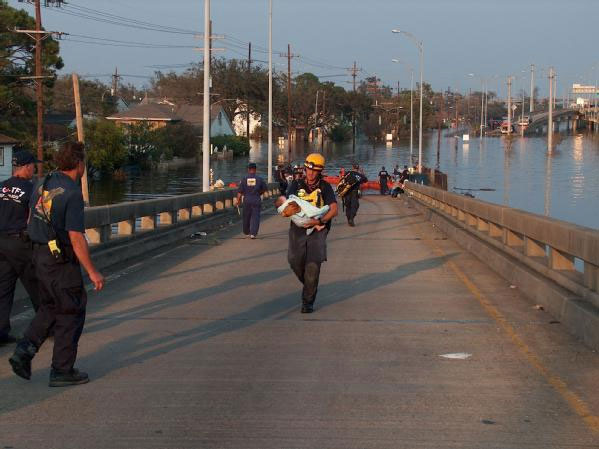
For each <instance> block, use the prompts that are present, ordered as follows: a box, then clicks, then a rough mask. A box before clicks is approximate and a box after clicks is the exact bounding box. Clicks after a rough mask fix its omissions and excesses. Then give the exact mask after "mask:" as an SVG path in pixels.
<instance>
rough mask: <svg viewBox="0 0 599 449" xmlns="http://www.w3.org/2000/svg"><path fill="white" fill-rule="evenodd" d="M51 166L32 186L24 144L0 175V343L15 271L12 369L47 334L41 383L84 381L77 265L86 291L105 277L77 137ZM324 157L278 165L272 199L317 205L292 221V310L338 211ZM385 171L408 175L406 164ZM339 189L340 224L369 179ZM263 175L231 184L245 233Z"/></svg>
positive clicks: (312, 278)
mask: <svg viewBox="0 0 599 449" xmlns="http://www.w3.org/2000/svg"><path fill="white" fill-rule="evenodd" d="M55 162H56V164H57V166H58V169H57V170H56V171H53V172H51V173H49V174H47V175H46V176H45V177H44V178H42V179H41V180H40V181H39V182H38V184H37V186H35V187H34V185H33V182H32V179H33V176H34V172H35V164H37V163H40V161H38V160H37V159H36V158H34V157H33V155H31V154H30V153H28V152H26V151H19V152H16V153H15V155H14V157H13V176H12V177H11V178H9V179H8V180H6V181H4V182H2V183H0V345H2V344H8V343H15V342H16V338H15V337H14V336H12V335H11V333H10V331H11V328H10V312H11V308H12V304H13V300H14V294H15V288H16V282H17V279H20V280H21V282H22V284H23V286H24V287H25V289H26V290H27V292H28V294H29V296H30V298H31V302H32V305H33V308H34V309H35V316H34V318H33V320H32V322H31V323H30V325H29V327H28V329H27V330H26V332H25V334H24V336H23V338H22V339H20V340H19V341H18V342H17V345H16V348H15V350H14V353H13V355H12V356H11V357H10V359H9V362H10V364H11V366H12V369H13V371H14V373H15V374H17V375H18V376H20V377H22V378H24V379H30V378H31V362H32V359H33V358H34V356H35V354H36V353H37V352H38V350H39V348H40V347H41V346H42V344H43V343H44V341H45V340H46V339H47V338H48V336H50V335H53V336H54V351H53V356H52V369H51V372H50V381H49V385H50V386H52V387H59V386H67V385H76V384H81V383H86V382H88V380H89V377H88V375H87V374H86V373H84V372H81V371H79V370H77V369H76V368H75V367H74V365H75V360H76V357H77V346H78V342H79V339H80V337H81V333H82V330H83V325H84V323H85V315H86V305H87V296H86V291H85V287H84V284H83V278H82V271H81V266H83V268H84V269H85V271H86V272H87V274H88V276H89V278H90V280H91V282H92V283H93V285H94V288H95V290H97V291H99V290H101V289H102V288H103V286H104V277H103V276H102V274H101V273H100V272H99V271H98V270H97V269H96V268H95V266H94V264H93V262H92V260H91V257H90V254H89V248H88V245H87V241H86V239H85V224H84V201H83V196H82V193H81V188H80V185H79V182H80V179H81V177H82V176H83V174H84V171H85V152H84V147H83V144H81V143H74V142H69V143H66V144H64V145H63V146H62V147H61V148H60V150H59V151H58V152H57V154H56V156H55ZM324 169H325V158H324V157H323V156H322V155H321V154H319V153H312V154H310V155H308V156H307V157H306V159H305V161H304V164H303V167H300V166H296V167H293V169H292V170H290V171H287V170H284V169H282V168H281V167H278V169H277V180H278V181H279V185H280V193H281V197H280V198H279V200H280V201H284V200H286V198H288V197H292V198H298V199H301V200H303V201H306V202H307V203H308V204H310V205H311V206H313V208H322V210H323V212H322V213H321V214H319V215H318V216H317V218H316V216H313V217H314V218H307V219H305V220H303V221H301V226H300V225H298V224H296V223H295V222H294V221H293V220H292V221H291V224H290V228H289V245H288V253H287V259H288V262H289V265H290V267H291V269H292V271H293V272H294V273H295V275H296V276H297V278H298V280H299V281H300V282H301V283H302V285H303V289H302V295H301V312H302V313H312V312H313V311H314V303H315V300H316V294H317V292H318V283H319V278H320V270H321V265H322V263H323V262H325V261H326V260H327V236H328V234H329V232H330V230H331V223H332V220H333V218H335V217H336V216H337V214H338V206H337V197H336V194H335V191H334V189H333V187H332V186H331V184H330V183H328V182H327V181H326V180H325V179H324V176H323V171H324ZM394 175H395V176H396V177H397V179H398V180H399V181H403V180H405V178H407V176H408V170H407V167H404V171H402V172H400V171H399V168H398V167H397V166H396V168H395V170H394ZM389 178H390V175H389V173H388V172H387V171H386V170H385V167H383V168H382V169H381V171H380V172H379V181H380V184H381V194H384V193H386V192H387V181H388V179H389ZM343 179H344V180H345V181H344V182H345V183H346V188H345V189H344V191H343V193H342V194H340V196H341V197H342V199H343V207H344V209H345V214H346V217H347V222H348V224H349V226H351V227H353V226H355V223H354V219H355V217H356V214H357V211H358V208H359V206H360V205H359V198H360V186H361V185H362V184H364V183H365V182H367V181H368V178H367V177H366V175H365V174H364V172H363V170H361V169H360V167H359V165H358V164H353V165H352V168H351V170H349V171H348V172H347V173H343ZM266 190H267V184H266V182H265V181H264V180H263V179H262V178H261V177H259V176H257V174H256V164H254V163H251V164H249V166H248V173H247V176H245V177H244V178H243V179H242V180H241V182H240V183H239V187H238V193H237V204H238V205H239V204H242V200H243V214H242V215H243V232H244V234H245V235H246V236H248V237H249V238H251V239H255V238H256V236H257V235H258V231H259V227H260V212H261V203H262V195H263V194H264V192H265V191H266Z"/></svg>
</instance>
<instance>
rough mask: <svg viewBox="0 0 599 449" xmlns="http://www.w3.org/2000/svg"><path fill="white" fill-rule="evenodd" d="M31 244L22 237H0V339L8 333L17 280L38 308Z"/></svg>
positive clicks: (17, 235)
mask: <svg viewBox="0 0 599 449" xmlns="http://www.w3.org/2000/svg"><path fill="white" fill-rule="evenodd" d="M31 257H32V250H31V242H30V241H29V239H27V237H25V236H24V235H19V234H16V235H0V337H6V336H7V335H8V334H9V332H10V311H11V309H12V304H13V301H14V296H15V288H16V285H17V279H20V280H21V283H22V284H23V286H24V287H25V290H27V293H28V294H29V298H30V299H31V303H32V304H33V308H34V309H35V310H37V308H38V306H39V293H38V283H37V277H36V276H35V271H34V268H33V263H32V260H31Z"/></svg>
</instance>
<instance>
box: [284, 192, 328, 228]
mask: <svg viewBox="0 0 599 449" xmlns="http://www.w3.org/2000/svg"><path fill="white" fill-rule="evenodd" d="M291 202H294V203H296V204H297V205H298V206H299V207H300V209H301V210H300V211H299V212H298V213H297V214H295V215H292V216H291V221H293V222H294V223H295V224H296V225H297V226H299V227H300V228H301V227H303V226H304V224H306V223H307V222H308V221H310V220H312V219H318V218H321V217H323V216H325V215H326V214H327V212H328V211H329V209H330V207H329V206H323V207H316V206H314V205H312V204H310V203H309V202H307V201H306V200H302V199H301V198H299V197H297V196H295V195H289V198H287V201H285V202H284V203H283V204H281V205H280V206H279V208H278V209H277V212H278V213H280V214H281V213H283V211H284V210H285V208H286V207H287V206H288V205H289V203H291ZM312 232H314V228H308V229H306V234H308V235H310V234H312Z"/></svg>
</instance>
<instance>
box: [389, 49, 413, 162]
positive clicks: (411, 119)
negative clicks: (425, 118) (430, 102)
mask: <svg viewBox="0 0 599 449" xmlns="http://www.w3.org/2000/svg"><path fill="white" fill-rule="evenodd" d="M392 61H393V62H395V63H397V64H405V65H406V66H407V67H408V69H409V70H410V164H412V156H413V154H414V69H413V68H412V66H411V65H409V64H406V63H404V62H402V61H400V60H399V59H392Z"/></svg>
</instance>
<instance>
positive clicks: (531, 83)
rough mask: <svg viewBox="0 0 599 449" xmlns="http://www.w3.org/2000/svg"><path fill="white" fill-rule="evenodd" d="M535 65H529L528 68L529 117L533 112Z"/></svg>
mask: <svg viewBox="0 0 599 449" xmlns="http://www.w3.org/2000/svg"><path fill="white" fill-rule="evenodd" d="M534 96H535V65H534V64H531V66H530V115H532V113H533V112H534V110H535V100H534Z"/></svg>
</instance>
